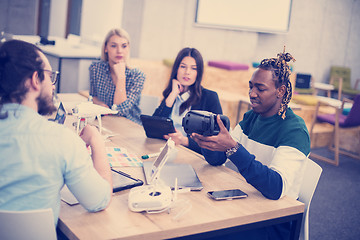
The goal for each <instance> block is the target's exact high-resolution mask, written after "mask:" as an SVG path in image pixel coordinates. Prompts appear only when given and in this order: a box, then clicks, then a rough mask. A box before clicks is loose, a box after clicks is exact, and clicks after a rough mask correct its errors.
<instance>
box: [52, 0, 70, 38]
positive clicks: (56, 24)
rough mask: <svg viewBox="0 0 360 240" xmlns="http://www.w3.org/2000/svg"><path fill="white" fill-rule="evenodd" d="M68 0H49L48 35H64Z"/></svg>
mask: <svg viewBox="0 0 360 240" xmlns="http://www.w3.org/2000/svg"><path fill="white" fill-rule="evenodd" d="M68 2H69V1H68V0H51V3H50V19H49V36H56V37H66V36H65V32H66V18H67V9H68Z"/></svg>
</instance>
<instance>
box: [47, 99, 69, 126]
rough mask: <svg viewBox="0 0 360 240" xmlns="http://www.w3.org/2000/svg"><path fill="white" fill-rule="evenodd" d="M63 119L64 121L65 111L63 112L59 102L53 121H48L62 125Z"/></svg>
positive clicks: (61, 104)
mask: <svg viewBox="0 0 360 240" xmlns="http://www.w3.org/2000/svg"><path fill="white" fill-rule="evenodd" d="M65 119H66V110H65V107H64V105H63V103H62V102H60V105H59V107H58V110H57V113H56V116H55V118H54V119H49V121H54V122H57V123H59V124H64V122H65Z"/></svg>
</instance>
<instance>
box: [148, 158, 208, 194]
mask: <svg viewBox="0 0 360 240" xmlns="http://www.w3.org/2000/svg"><path fill="white" fill-rule="evenodd" d="M152 164H153V163H152V162H151V161H146V162H143V167H144V174H145V179H146V182H147V183H149V179H150V176H151V169H152ZM159 178H160V179H161V180H162V181H163V182H164V183H165V184H166V185H167V186H170V187H171V188H172V189H174V188H175V178H177V184H178V188H179V189H182V188H190V190H191V191H200V190H202V189H203V185H202V184H201V182H200V179H199V177H198V176H197V174H196V172H195V170H194V168H193V167H192V166H191V165H190V164H181V163H173V162H169V163H166V164H165V165H164V166H163V167H162V170H161V173H160V177H159Z"/></svg>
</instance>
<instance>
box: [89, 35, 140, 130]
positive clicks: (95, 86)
mask: <svg viewBox="0 0 360 240" xmlns="http://www.w3.org/2000/svg"><path fill="white" fill-rule="evenodd" d="M129 55H130V37H129V34H128V33H127V32H126V31H125V30H123V29H112V30H110V31H109V33H108V34H107V35H106V38H105V40H104V43H103V45H102V51H101V61H99V62H94V63H92V64H91V65H90V68H89V70H90V95H91V96H92V97H93V101H94V103H95V104H98V105H102V106H105V107H109V108H111V109H113V110H116V111H118V115H119V116H123V117H126V118H128V119H130V120H132V121H133V122H136V123H139V124H140V109H139V102H140V96H141V92H142V90H143V87H144V81H145V75H144V73H143V72H142V71H140V70H139V69H136V68H134V69H130V68H129V67H128V65H127V61H128V59H129Z"/></svg>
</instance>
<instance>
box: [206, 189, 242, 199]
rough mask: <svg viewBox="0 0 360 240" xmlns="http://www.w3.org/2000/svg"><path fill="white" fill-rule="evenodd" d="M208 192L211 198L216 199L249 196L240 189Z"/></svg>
mask: <svg viewBox="0 0 360 240" xmlns="http://www.w3.org/2000/svg"><path fill="white" fill-rule="evenodd" d="M207 194H208V196H209V197H210V198H212V199H214V200H231V199H236V198H246V197H247V196H248V195H247V194H246V193H244V192H243V191H241V190H240V189H230V190H221V191H210V192H208V193H207Z"/></svg>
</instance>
